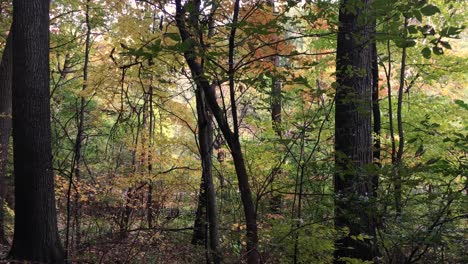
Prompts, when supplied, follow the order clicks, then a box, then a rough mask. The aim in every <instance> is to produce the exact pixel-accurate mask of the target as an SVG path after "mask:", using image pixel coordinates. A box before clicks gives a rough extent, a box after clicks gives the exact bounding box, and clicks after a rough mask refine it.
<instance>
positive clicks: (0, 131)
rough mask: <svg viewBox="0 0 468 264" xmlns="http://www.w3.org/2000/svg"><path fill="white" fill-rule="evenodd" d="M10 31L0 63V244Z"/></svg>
mask: <svg viewBox="0 0 468 264" xmlns="http://www.w3.org/2000/svg"><path fill="white" fill-rule="evenodd" d="M11 35H12V34H11V33H10V34H9V35H8V38H7V42H6V45H5V49H4V51H3V55H2V61H1V64H0V244H6V243H7V239H6V237H5V211H4V204H3V203H4V202H5V196H6V190H7V187H6V174H7V163H8V143H9V139H10V134H11V81H12V79H11V78H12V74H13V70H12V66H13V65H12V54H13V53H12V52H13V49H12V45H11Z"/></svg>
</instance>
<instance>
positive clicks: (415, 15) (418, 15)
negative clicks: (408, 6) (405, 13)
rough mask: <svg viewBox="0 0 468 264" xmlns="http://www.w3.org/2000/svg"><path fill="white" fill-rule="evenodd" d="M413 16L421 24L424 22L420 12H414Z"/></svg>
mask: <svg viewBox="0 0 468 264" xmlns="http://www.w3.org/2000/svg"><path fill="white" fill-rule="evenodd" d="M413 15H414V17H415V18H416V19H417V20H418V21H419V22H422V20H423V18H422V14H421V12H419V10H414V11H413Z"/></svg>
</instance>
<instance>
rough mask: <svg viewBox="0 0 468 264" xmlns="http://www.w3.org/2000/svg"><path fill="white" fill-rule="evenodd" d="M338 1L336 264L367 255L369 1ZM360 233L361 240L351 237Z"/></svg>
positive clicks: (371, 250) (370, 252)
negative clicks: (345, 232)
mask: <svg viewBox="0 0 468 264" xmlns="http://www.w3.org/2000/svg"><path fill="white" fill-rule="evenodd" d="M349 2H350V1H348V0H342V1H341V3H340V13H339V22H340V24H339V32H338V47H337V55H336V70H337V84H338V85H337V90H336V112H335V166H336V173H335V177H334V180H335V182H334V185H335V227H336V228H337V229H341V228H348V229H349V234H348V235H346V236H345V237H343V238H341V239H339V240H338V241H337V242H336V251H335V257H336V259H335V263H344V262H343V261H342V260H341V258H345V257H348V258H357V259H362V260H372V259H373V258H374V254H375V251H374V246H373V244H372V239H369V238H367V237H366V236H375V230H374V226H373V221H372V218H373V217H372V215H371V212H372V211H373V210H372V208H371V207H372V204H371V203H369V200H371V199H370V198H371V196H372V193H373V189H374V187H373V186H372V185H373V183H372V178H373V177H372V173H370V172H369V170H368V168H369V165H371V164H372V127H371V117H372V107H371V105H372V96H371V95H372V70H371V68H372V56H371V55H372V48H371V45H370V41H371V39H372V36H371V35H372V34H371V32H373V30H372V26H371V25H372V23H370V22H369V20H366V19H364V17H366V16H367V15H369V13H367V12H368V11H369V8H370V4H371V2H372V0H361V1H359V4H362V7H359V6H357V5H354V6H353V7H354V8H355V10H357V13H355V12H351V10H349V9H348V8H347V7H346V5H349V4H352V3H349ZM358 235H362V236H363V239H356V238H354V236H356V237H357V236H358Z"/></svg>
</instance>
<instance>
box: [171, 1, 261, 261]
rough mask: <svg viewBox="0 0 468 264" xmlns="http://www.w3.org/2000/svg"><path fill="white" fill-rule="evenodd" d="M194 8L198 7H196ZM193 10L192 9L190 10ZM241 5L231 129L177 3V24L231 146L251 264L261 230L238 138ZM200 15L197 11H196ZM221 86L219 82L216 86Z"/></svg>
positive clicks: (232, 74) (235, 17)
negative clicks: (237, 92)
mask: <svg viewBox="0 0 468 264" xmlns="http://www.w3.org/2000/svg"><path fill="white" fill-rule="evenodd" d="M191 4H192V6H197V5H196V4H195V5H193V3H191ZM191 9H193V7H192V8H191ZM239 9H240V1H239V0H236V1H235V3H234V11H233V18H232V26H231V28H230V31H229V42H228V66H229V67H228V71H227V75H228V80H229V94H230V95H229V97H230V101H231V114H232V124H233V125H232V126H233V129H232V130H231V127H230V125H229V121H228V118H227V115H226V112H223V110H222V109H221V107H220V106H219V104H218V102H217V100H216V95H215V93H214V92H213V90H212V89H211V87H212V86H211V85H210V83H209V81H208V79H207V78H206V76H205V72H204V70H203V67H202V66H201V64H200V63H199V62H198V61H197V55H196V53H195V52H196V48H197V47H196V43H197V42H198V41H199V40H195V39H194V38H193V37H192V36H191V35H190V33H189V31H190V29H192V28H190V27H194V26H195V25H193V24H192V25H191V23H190V22H189V23H187V21H186V19H185V13H186V9H185V7H184V6H182V3H181V1H179V0H178V1H176V16H175V20H176V24H177V27H178V29H179V33H180V37H181V39H182V41H183V42H184V43H186V44H187V45H189V47H187V48H185V49H184V57H185V60H186V61H187V64H188V66H189V68H190V71H191V73H192V77H193V79H194V81H195V83H196V84H197V85H198V86H200V87H201V88H202V89H203V91H204V93H205V98H206V102H207V104H208V106H209V108H210V110H211V112H212V113H213V116H214V117H215V119H216V122H217V123H218V126H219V128H220V130H221V132H222V133H223V136H224V139H225V140H226V142H227V145H228V146H229V149H230V151H231V155H232V158H233V161H234V167H235V171H236V175H237V180H238V185H239V191H240V195H241V200H242V205H243V209H244V217H245V223H246V230H247V247H246V249H247V254H246V255H247V262H248V263H259V262H260V254H259V252H258V229H257V215H256V211H255V204H254V202H253V198H252V192H251V189H250V184H249V177H248V174H247V169H246V166H245V161H244V155H243V153H242V148H241V143H240V134H239V120H238V118H237V106H236V104H237V103H236V96H235V73H236V72H235V69H234V53H235V43H234V41H235V36H236V30H237V22H238V18H239ZM196 12H198V11H196ZM214 84H215V85H218V84H219V83H218V82H214Z"/></svg>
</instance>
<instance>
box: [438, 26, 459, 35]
mask: <svg viewBox="0 0 468 264" xmlns="http://www.w3.org/2000/svg"><path fill="white" fill-rule="evenodd" d="M463 29H465V27H459V28H458V27H446V28H443V29H442V30H441V31H440V35H441V36H442V37H456V36H457V35H458V34H460V33H461V32H462V31H463Z"/></svg>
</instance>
